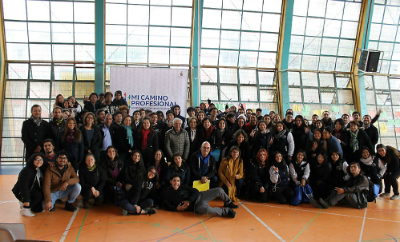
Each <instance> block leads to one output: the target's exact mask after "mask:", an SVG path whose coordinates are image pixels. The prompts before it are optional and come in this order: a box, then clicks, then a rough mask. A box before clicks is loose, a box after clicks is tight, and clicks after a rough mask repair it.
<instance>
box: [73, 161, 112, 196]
mask: <svg viewBox="0 0 400 242" xmlns="http://www.w3.org/2000/svg"><path fill="white" fill-rule="evenodd" d="M106 179H107V176H106V173H105V171H104V170H103V168H101V167H100V166H96V168H95V169H94V170H93V171H89V170H88V169H87V168H86V164H85V163H82V165H81V168H80V169H79V183H80V184H81V187H82V190H83V189H85V190H90V189H91V188H92V187H94V188H96V190H98V191H100V193H101V192H102V191H103V188H104V185H105V184H106Z"/></svg>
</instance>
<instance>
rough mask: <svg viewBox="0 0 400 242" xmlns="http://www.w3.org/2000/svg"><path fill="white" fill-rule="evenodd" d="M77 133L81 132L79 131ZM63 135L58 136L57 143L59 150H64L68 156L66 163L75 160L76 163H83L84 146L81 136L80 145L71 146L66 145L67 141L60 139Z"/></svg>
mask: <svg viewBox="0 0 400 242" xmlns="http://www.w3.org/2000/svg"><path fill="white" fill-rule="evenodd" d="M79 132H81V131H80V130H79ZM62 135H63V133H62V132H61V133H59V134H58V138H57V141H58V142H59V143H60V145H58V147H59V150H65V151H66V152H67V154H68V161H72V160H76V161H78V162H82V161H83V155H84V148H85V147H84V145H83V136H82V134H81V142H80V143H77V142H75V143H73V144H68V142H67V139H66V138H65V139H62Z"/></svg>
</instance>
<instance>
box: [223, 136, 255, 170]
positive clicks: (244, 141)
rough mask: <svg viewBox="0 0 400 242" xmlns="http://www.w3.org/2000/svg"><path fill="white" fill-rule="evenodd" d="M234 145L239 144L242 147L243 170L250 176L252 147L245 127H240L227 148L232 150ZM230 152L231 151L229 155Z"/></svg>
mask: <svg viewBox="0 0 400 242" xmlns="http://www.w3.org/2000/svg"><path fill="white" fill-rule="evenodd" d="M233 146H237V147H238V148H239V149H240V158H241V159H242V160H243V170H244V172H245V173H246V176H248V175H249V173H250V159H251V149H250V144H249V142H248V136H247V134H246V132H245V131H244V130H243V129H239V130H238V131H236V132H235V133H234V134H233V138H232V140H231V141H230V142H229V144H228V147H227V148H226V150H227V151H230V149H231V148H232V147H233ZM229 154H230V152H229V153H228V155H229ZM225 156H227V155H225Z"/></svg>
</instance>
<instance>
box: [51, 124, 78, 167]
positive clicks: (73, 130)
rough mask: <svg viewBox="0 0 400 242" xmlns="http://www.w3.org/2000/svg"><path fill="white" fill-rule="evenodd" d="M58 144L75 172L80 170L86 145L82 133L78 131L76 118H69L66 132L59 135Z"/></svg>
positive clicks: (65, 128)
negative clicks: (65, 153)
mask: <svg viewBox="0 0 400 242" xmlns="http://www.w3.org/2000/svg"><path fill="white" fill-rule="evenodd" d="M58 137H59V138H57V142H59V144H58V145H57V147H60V148H59V149H60V150H65V151H66V152H67V154H68V161H69V162H70V163H71V165H72V167H73V168H74V169H75V172H76V171H77V170H78V169H79V164H80V163H81V162H82V161H83V156H84V149H85V147H84V144H83V139H82V132H81V131H80V130H79V129H78V127H77V125H76V121H75V119H74V118H68V119H67V120H66V125H65V126H64V130H63V131H62V132H60V133H59V134H58Z"/></svg>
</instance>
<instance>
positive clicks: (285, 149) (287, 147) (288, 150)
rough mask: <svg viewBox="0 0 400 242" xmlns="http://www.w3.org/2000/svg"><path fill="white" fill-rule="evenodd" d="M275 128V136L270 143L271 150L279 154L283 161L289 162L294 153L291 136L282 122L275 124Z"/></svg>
mask: <svg viewBox="0 0 400 242" xmlns="http://www.w3.org/2000/svg"><path fill="white" fill-rule="evenodd" d="M275 127H276V129H275V135H274V136H273V137H272V139H271V141H270V145H271V146H272V150H273V151H274V152H279V153H280V154H281V155H282V156H283V158H284V159H285V160H286V159H287V160H288V161H291V160H292V156H293V152H294V140H293V135H292V133H290V132H289V130H288V129H287V128H286V126H285V124H284V123H283V122H282V121H279V122H277V123H276V124H275Z"/></svg>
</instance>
